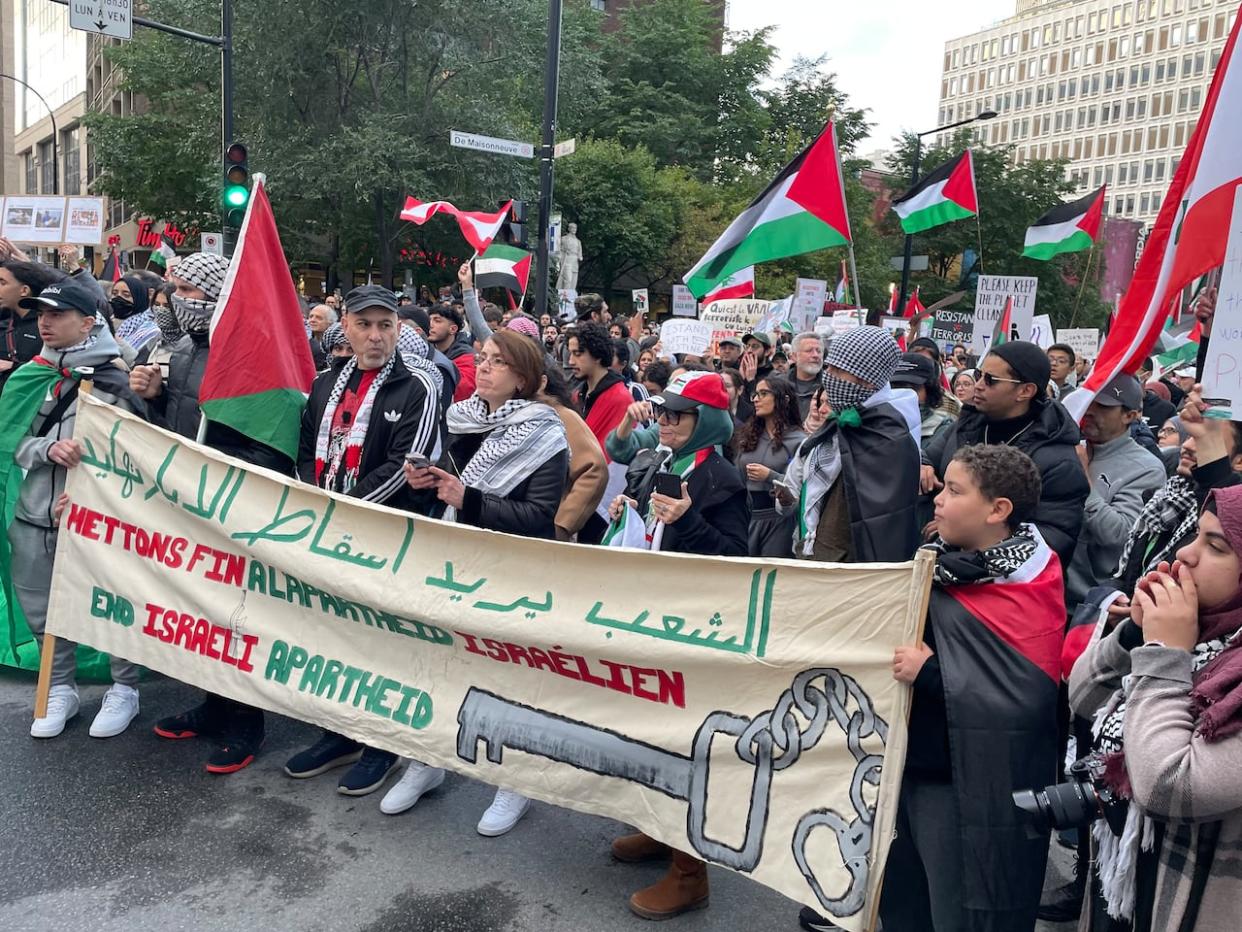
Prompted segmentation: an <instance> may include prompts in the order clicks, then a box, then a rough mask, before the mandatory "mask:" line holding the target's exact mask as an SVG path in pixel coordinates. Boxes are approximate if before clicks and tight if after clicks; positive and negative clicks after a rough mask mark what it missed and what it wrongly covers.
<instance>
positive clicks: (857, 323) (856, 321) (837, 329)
mask: <svg viewBox="0 0 1242 932" xmlns="http://www.w3.org/2000/svg"><path fill="white" fill-rule="evenodd" d="M866 322H867V312H866V311H865V310H863V309H862V308H855V307H851V308H846V309H845V310H839V311H833V312H832V332H833V333H845V331H847V330H857V329H858V328H859V327H861V326H862V325H863V324H865V323H866Z"/></svg>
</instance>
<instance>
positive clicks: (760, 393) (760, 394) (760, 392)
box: [750, 388, 776, 401]
mask: <svg viewBox="0 0 1242 932" xmlns="http://www.w3.org/2000/svg"><path fill="white" fill-rule="evenodd" d="M775 397H776V392H772V391H768V390H767V389H766V388H757V389H755V391H754V394H752V395H751V396H750V400H751V401H757V400H758V399H760V398H775Z"/></svg>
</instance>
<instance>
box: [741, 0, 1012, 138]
mask: <svg viewBox="0 0 1242 932" xmlns="http://www.w3.org/2000/svg"><path fill="white" fill-rule="evenodd" d="M1014 6H1015V4H1014V0H955V2H954V3H952V4H945V3H937V2H928V0H869V2H868V0H833V2H826V0H730V4H729V27H730V28H731V29H735V30H752V29H758V28H760V27H762V26H769V25H774V26H776V31H775V33H774V35H773V41H774V43H775V45H776V47H777V49H778V50H779V51H780V55H781V61H782V65H785V64H788V63H789V62H791V61H792V60H793V58H794V56H796V55H806V56H808V57H815V56H818V55H822V54H825V53H826V54H827V55H828V58H829V61H828V67H829V68H830V69H831V70H832V71H835V72H836V73H837V79H838V86H839V87H840V88H841V89H842V90H843V91H845V92H846V93H847V94H848V95H849V97H850V100H851V101H852V102H853V103H854V105H855V106H861V107H868V108H870V110H871V113H870V114H869V118H870V120H871V122H872V123H873V124H874V125H873V126H872V129H871V139H870V140H868V141H867V142H866V143H864V144H863V146H862V147H861V149H860V154H866V153H869V152H871V151H872V150H874V149H879V148H888V147H889V140H890V139H891V138H892V137H893V136H894V135H895V134H896V133H898V132H899V131H900V130H903V129H908V130H915V131H920V132H921V131H922V130H928V129H934V128H935V120H936V110H937V107H938V104H939V99H940V70H941V64H942V61H943V57H944V43H945V40H947V39H954V38H957V37H959V36H962V35H967V34H969V33H971V32H975V31H977V30H979V29H981V28H983V27H984V26H987V25H990V24H991V23H993V22H995V21H996V20H999V19H1004V18H1005V17H1007V16H1010V15H1012V14H1013V11H1014ZM781 70H783V68H782V69H781Z"/></svg>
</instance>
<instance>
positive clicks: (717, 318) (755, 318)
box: [699, 298, 772, 353]
mask: <svg viewBox="0 0 1242 932" xmlns="http://www.w3.org/2000/svg"><path fill="white" fill-rule="evenodd" d="M771 306H772V302H771V301H759V300H756V299H755V298H730V299H728V300H726V301H713V302H712V303H711V304H710V305H708V306H707V307H706V308H704V309H703V313H702V314H700V315H699V319H700V320H702V321H705V322H707V323H709V324H711V327H712V342H711V346H710V347H709V349H710V350H711V352H713V353H715V352H716V351H717V347H718V346H719V345H720V341H721V340H723V339H724V338H725V337H740V336H742V334H745V333H751V332H753V331H754V329H755V325H756V324H757V323H759V321H760V320H761V319H762V318H763V316H764V315H765V314H766V313H767V312H768V310H769V309H770V308H771Z"/></svg>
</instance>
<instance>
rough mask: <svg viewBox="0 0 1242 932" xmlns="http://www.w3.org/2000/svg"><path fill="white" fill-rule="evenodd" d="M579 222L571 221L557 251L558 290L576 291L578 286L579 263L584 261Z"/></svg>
mask: <svg viewBox="0 0 1242 932" xmlns="http://www.w3.org/2000/svg"><path fill="white" fill-rule="evenodd" d="M577 232H578V224H576V223H571V224H569V226H568V227H567V228H566V232H565V233H564V234H562V235H561V243H560V248H559V249H558V250H557V251H556V261H557V265H558V266H559V271H558V273H557V276H556V290H557V291H576V290H577V288H578V263H579V262H581V261H582V241H581V240H580V239H578V237H577V236H576V234H577Z"/></svg>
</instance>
